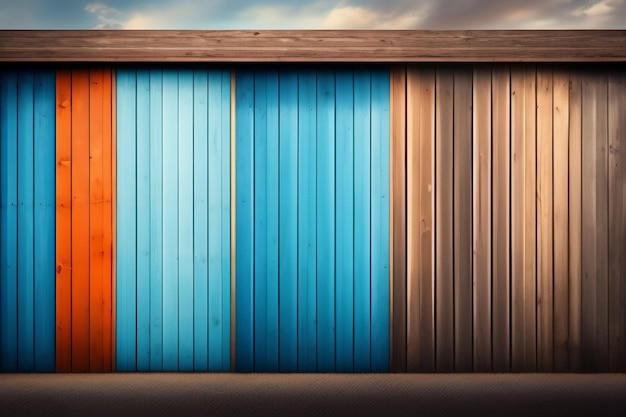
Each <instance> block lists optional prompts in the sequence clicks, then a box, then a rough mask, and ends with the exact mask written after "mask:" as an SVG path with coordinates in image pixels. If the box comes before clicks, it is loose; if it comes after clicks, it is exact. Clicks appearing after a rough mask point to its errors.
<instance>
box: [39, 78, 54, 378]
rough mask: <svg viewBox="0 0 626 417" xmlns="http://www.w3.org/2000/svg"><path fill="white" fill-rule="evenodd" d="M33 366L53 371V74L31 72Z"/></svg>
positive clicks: (43, 370)
mask: <svg viewBox="0 0 626 417" xmlns="http://www.w3.org/2000/svg"><path fill="white" fill-rule="evenodd" d="M34 81H35V91H34V96H35V100H34V101H35V102H34V106H35V108H34V123H35V132H34V133H35V149H34V151H35V155H34V162H35V166H34V169H35V172H34V181H35V195H34V197H35V225H34V226H35V236H34V245H35V258H34V261H35V282H34V285H35V301H34V303H35V306H34V307H35V366H34V370H35V371H37V372H54V370H55V360H56V357H55V344H56V332H55V327H56V323H55V312H56V311H55V275H56V274H55V225H56V220H55V204H56V194H55V189H56V181H55V165H56V163H55V154H56V142H55V133H56V123H55V116H56V113H55V112H56V109H55V101H56V95H55V89H56V75H55V73H54V71H50V70H47V71H46V70H42V71H37V72H35V78H34Z"/></svg>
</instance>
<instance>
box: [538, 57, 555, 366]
mask: <svg viewBox="0 0 626 417" xmlns="http://www.w3.org/2000/svg"><path fill="white" fill-rule="evenodd" d="M552 84H553V80H552V69H551V68H548V67H540V68H538V69H537V370H538V371H539V372H552V371H553V369H554V348H553V339H554V337H553V328H554V326H553V317H554V314H553V309H554V305H553V277H554V269H553V268H554V262H553V261H554V252H553V250H554V240H553V239H554V238H553V229H552V226H553V195H552V189H553V184H552V180H553V178H552V177H553V175H552V168H553V160H552V146H553V136H552V110H553V108H552Z"/></svg>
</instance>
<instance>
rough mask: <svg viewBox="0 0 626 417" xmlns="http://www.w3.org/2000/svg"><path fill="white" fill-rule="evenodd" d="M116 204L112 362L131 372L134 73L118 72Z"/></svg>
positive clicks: (134, 237) (133, 364) (133, 346)
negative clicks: (120, 185)
mask: <svg viewBox="0 0 626 417" xmlns="http://www.w3.org/2000/svg"><path fill="white" fill-rule="evenodd" d="M116 86H117V90H116V98H117V103H116V107H117V145H116V146H117V179H118V182H119V183H120V184H123V185H124V186H123V187H118V189H117V203H116V206H117V207H116V216H117V221H116V236H117V238H116V255H115V259H116V275H115V278H116V300H115V301H116V303H115V304H116V308H117V311H116V325H115V328H116V337H115V341H116V361H117V370H118V371H135V370H136V367H137V359H136V331H135V330H136V329H135V323H136V321H137V320H136V318H137V316H136V268H137V261H136V259H137V258H136V247H137V246H136V245H137V243H136V242H137V235H136V233H137V232H136V230H137V229H136V213H137V201H136V175H135V173H136V141H137V138H136V105H137V103H136V71H133V70H118V71H117V74H116Z"/></svg>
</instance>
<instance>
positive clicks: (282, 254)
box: [279, 71, 298, 372]
mask: <svg viewBox="0 0 626 417" xmlns="http://www.w3.org/2000/svg"><path fill="white" fill-rule="evenodd" d="M279 90H280V100H279V114H280V118H279V124H280V126H279V129H280V139H279V140H280V144H279V147H280V150H279V155H280V160H279V170H280V181H279V198H280V202H279V205H280V207H279V219H280V231H279V246H280V248H279V263H280V265H279V269H280V270H279V280H280V282H279V291H280V294H279V310H280V320H279V321H280V328H279V331H280V343H279V353H280V358H279V362H280V371H281V372H296V371H297V370H298V349H297V347H298V333H297V331H298V322H297V317H298V315H297V309H298V304H297V301H298V292H297V286H298V281H297V278H298V74H297V73H296V72H295V71H281V73H280V88H279Z"/></svg>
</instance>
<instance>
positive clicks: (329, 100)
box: [317, 70, 335, 372]
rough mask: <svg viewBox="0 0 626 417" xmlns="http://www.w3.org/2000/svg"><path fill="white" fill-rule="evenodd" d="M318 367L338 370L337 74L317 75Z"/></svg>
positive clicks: (326, 369) (326, 370) (321, 73)
mask: <svg viewBox="0 0 626 417" xmlns="http://www.w3.org/2000/svg"><path fill="white" fill-rule="evenodd" d="M317 370H318V371H320V372H333V371H334V370H335V73H334V72H333V71H328V70H325V71H319V73H318V75H317Z"/></svg>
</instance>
